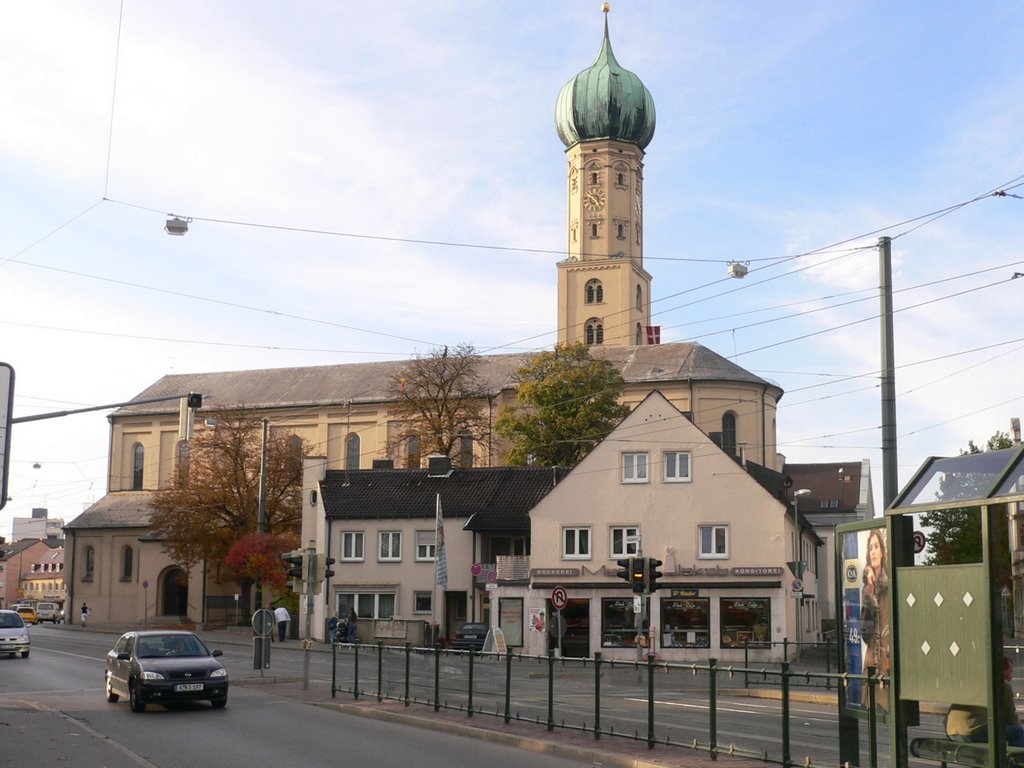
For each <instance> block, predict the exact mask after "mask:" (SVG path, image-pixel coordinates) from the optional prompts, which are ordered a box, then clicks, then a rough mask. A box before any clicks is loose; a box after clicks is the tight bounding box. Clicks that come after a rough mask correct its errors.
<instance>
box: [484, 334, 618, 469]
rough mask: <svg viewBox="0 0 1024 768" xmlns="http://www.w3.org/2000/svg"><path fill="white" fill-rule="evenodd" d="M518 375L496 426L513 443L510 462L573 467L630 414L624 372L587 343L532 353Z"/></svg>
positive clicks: (500, 433) (499, 433)
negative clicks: (513, 397) (513, 396)
mask: <svg viewBox="0 0 1024 768" xmlns="http://www.w3.org/2000/svg"><path fill="white" fill-rule="evenodd" d="M516 379H517V381H518V384H519V387H518V391H517V396H518V404H517V405H516V406H514V407H507V408H505V409H503V410H502V412H501V414H500V415H499V417H498V420H497V422H496V423H495V425H494V428H495V432H497V434H498V435H500V436H501V437H504V438H505V439H507V440H509V441H510V442H511V443H512V448H511V449H510V450H509V453H508V463H509V464H512V465H519V466H522V465H526V464H534V465H538V466H564V467H572V466H575V465H576V464H578V463H579V462H580V461H581V460H582V459H583V457H584V456H586V455H587V454H588V453H590V451H591V450H593V448H594V446H596V445H597V444H598V443H599V442H600V441H601V440H602V439H603V438H604V437H605V436H606V435H607V434H608V433H609V432H610V431H611V430H612V429H613V428H614V427H615V426H616V425H617V424H618V423H619V422H620V421H622V419H624V418H625V417H626V415H627V414H628V413H629V407H628V406H626V405H623V404H622V403H620V402H619V397H620V396H621V395H622V388H623V386H624V384H625V382H624V381H623V379H622V374H620V373H619V371H618V370H617V369H616V368H615V366H614V365H612V364H611V363H609V362H607V361H605V360H595V359H594V358H593V357H591V356H590V350H589V349H588V348H587V346H586V345H585V344H570V345H565V346H561V347H557V348H555V350H554V351H552V352H542V353H541V354H539V355H536V356H535V357H533V358H532V359H531V360H530V362H529V363H527V364H526V365H524V366H523V367H522V368H520V369H519V370H518V371H517V372H516Z"/></svg>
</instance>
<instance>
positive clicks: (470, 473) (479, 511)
mask: <svg viewBox="0 0 1024 768" xmlns="http://www.w3.org/2000/svg"><path fill="white" fill-rule="evenodd" d="M568 472H569V470H568V469H567V468H564V467H479V468H471V469H453V470H452V471H451V472H450V473H449V474H446V475H444V476H431V475H430V471H429V470H427V469H361V470H354V471H348V472H346V471H345V470H340V469H339V470H328V472H327V475H326V477H325V479H324V480H323V481H322V482H321V483H320V495H321V498H322V499H323V506H324V514H325V515H326V516H327V519H328V520H378V519H392V520H397V519H412V518H429V519H433V518H434V516H435V512H436V508H437V497H438V494H440V497H441V509H442V513H443V515H444V518H445V520H446V521H447V520H455V519H465V520H466V523H465V525H464V526H463V527H464V528H465V529H466V530H470V531H525V532H529V530H530V514H529V513H530V510H531V509H533V508H534V507H535V506H536V505H537V503H538V502H539V501H540V500H541V499H543V498H544V497H545V496H546V495H547V494H548V492H550V491H551V489H552V488H554V487H555V485H556V484H557V483H558V482H559V481H560V480H561V479H562V478H563V477H565V476H566V475H567V474H568Z"/></svg>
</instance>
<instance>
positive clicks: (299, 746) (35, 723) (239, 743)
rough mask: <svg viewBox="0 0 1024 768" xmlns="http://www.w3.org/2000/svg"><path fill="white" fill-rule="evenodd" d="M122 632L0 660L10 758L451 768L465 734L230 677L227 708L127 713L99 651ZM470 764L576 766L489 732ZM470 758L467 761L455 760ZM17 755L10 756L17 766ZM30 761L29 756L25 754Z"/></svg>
mask: <svg viewBox="0 0 1024 768" xmlns="http://www.w3.org/2000/svg"><path fill="white" fill-rule="evenodd" d="M114 639H115V637H114V636H111V635H108V634H102V633H93V632H89V631H75V632H70V631H67V630H65V629H63V628H60V627H54V628H48V627H41V626H37V627H33V628H32V652H31V655H30V657H29V658H28V659H21V658H8V657H2V658H0V733H2V734H3V743H4V747H3V750H2V752H3V754H4V759H5V761H6V760H8V759H10V758H11V757H12V756H13V755H25V756H26V758H27V759H30V764H33V765H50V764H59V763H64V762H67V763H70V764H79V765H90V766H110V767H111V768H123V767H127V766H135V767H137V766H146V767H150V766H157V767H158V768H179V767H180V768H193V767H197V766H208V765H217V766H222V767H223V768H236V767H237V768H252V767H253V766H273V765H293V764H296V763H299V762H301V763H302V764H305V765H310V766H321V765H323V766H333V765H346V764H352V765H384V766H392V765H416V766H417V768H442V766H443V768H450V767H451V765H452V764H453V759H452V758H453V756H457V755H460V754H463V755H464V754H466V751H467V742H466V741H465V740H464V739H463V738H461V737H459V736H455V735H452V734H449V733H445V732H442V731H431V730H424V729H421V728H413V727H409V726H404V725H401V724H396V723H393V722H381V721H377V720H372V719H367V718H362V717H356V716H353V715H349V714H346V713H344V712H339V711H336V710H333V709H329V708H323V707H317V706H312V705H310V704H308V703H306V702H303V701H301V700H296V699H294V698H287V697H281V696H276V695H274V694H273V693H271V692H268V690H267V689H266V688H265V687H262V686H252V685H241V684H238V685H235V684H233V685H232V688H231V692H230V695H229V701H228V706H227V708H225V709H224V710H219V711H218V710H213V709H211V708H210V707H209V706H208V705H207V704H205V703H196V704H190V705H185V706H181V707H175V708H174V709H165V708H164V707H160V706H153V705H151V706H149V707H148V708H147V711H146V712H145V713H142V714H132V713H131V712H130V711H129V709H128V705H127V703H126V702H124V701H121V702H118V703H116V704H110V703H108V702H106V700H105V698H104V696H103V690H102V680H103V659H104V657H105V655H106V652H107V650H108V649H109V648H110V646H111V645H112V644H113V641H114ZM223 650H224V651H225V656H224V662H225V666H227V667H228V671H229V674H230V675H231V676H232V679H233V680H235V679H241V678H245V677H249V678H252V677H253V676H257V677H258V676H259V674H260V673H259V672H255V671H254V670H253V669H252V659H251V653H250V651H249V650H248V649H247V648H246V647H245V646H228V645H225V646H224V647H223ZM315 656H316V657H317V658H316V660H315V661H316V663H315V664H314V665H313V666H312V675H313V676H314V677H318V678H322V676H323V675H325V674H326V675H327V676H328V677H327V679H329V662H330V656H329V655H325V654H315ZM301 669H302V653H300V652H294V651H292V652H276V653H275V654H274V655H273V656H272V670H273V672H274V674H275V675H291V676H300V675H301ZM470 746H471V749H472V754H473V760H472V762H473V763H474V764H480V765H486V766H488V768H504V767H505V766H508V768H512V767H513V766H515V767H517V768H519V767H521V766H522V767H526V768H561V767H562V766H565V767H566V768H568V766H577V765H579V764H580V763H579V762H576V761H574V760H570V759H565V758H561V757H556V756H552V755H546V754H536V753H532V752H528V751H521V750H517V749H514V748H512V747H508V746H505V745H502V744H497V743H489V742H487V741H473V742H471V743H470ZM455 762H465V761H458V760H457V761H455ZM11 764H15V763H11ZM26 764H28V763H26Z"/></svg>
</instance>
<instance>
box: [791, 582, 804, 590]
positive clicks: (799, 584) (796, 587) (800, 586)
mask: <svg viewBox="0 0 1024 768" xmlns="http://www.w3.org/2000/svg"><path fill="white" fill-rule="evenodd" d="M793 591H794V592H803V591H804V583H803V582H802V581H800V579H793Z"/></svg>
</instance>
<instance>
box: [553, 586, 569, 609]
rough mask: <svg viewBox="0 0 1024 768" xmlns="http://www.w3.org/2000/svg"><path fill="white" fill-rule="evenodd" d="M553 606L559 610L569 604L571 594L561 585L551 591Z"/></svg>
mask: <svg viewBox="0 0 1024 768" xmlns="http://www.w3.org/2000/svg"><path fill="white" fill-rule="evenodd" d="M551 604H552V605H553V606H555V608H557V609H558V610H562V609H563V608H565V606H567V605H568V604H569V593H568V592H566V591H565V587H563V586H561V585H559V586H557V587H555V588H554V589H552V590H551Z"/></svg>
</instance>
